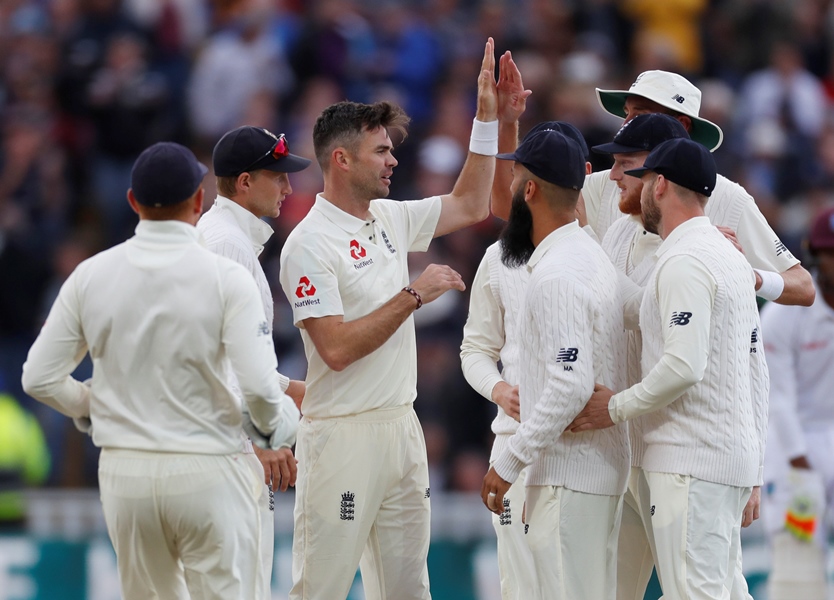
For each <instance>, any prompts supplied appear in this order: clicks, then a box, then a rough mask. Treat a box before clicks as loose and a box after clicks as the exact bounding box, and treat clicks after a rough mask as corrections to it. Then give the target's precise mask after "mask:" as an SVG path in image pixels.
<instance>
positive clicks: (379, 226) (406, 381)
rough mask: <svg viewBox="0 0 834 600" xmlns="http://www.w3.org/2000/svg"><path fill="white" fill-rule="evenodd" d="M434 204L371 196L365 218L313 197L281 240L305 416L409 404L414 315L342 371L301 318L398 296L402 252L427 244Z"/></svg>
mask: <svg viewBox="0 0 834 600" xmlns="http://www.w3.org/2000/svg"><path fill="white" fill-rule="evenodd" d="M440 207H441V203H440V197H437V196H435V197H432V198H427V199H424V200H415V201H408V202H398V201H395V200H385V199H381V200H373V201H371V203H370V209H369V215H368V218H367V219H359V218H357V217H354V216H352V215H350V214H348V213H347V212H345V211H343V210H341V209H340V208H338V207H336V206H335V205H333V204H331V203H330V202H328V201H327V199H325V198H324V197H323V196H322V195H321V194H319V195H318V197H317V198H316V203H315V204H314V205H313V207H312V208H311V209H310V212H309V213H308V214H307V216H306V217H304V219H302V221H301V222H300V223H299V224H298V226H297V227H296V228H295V229H294V230H293V231H292V233H291V234H290V235H289V237H288V238H287V242H286V244H285V245H284V248H283V250H282V252H281V274H280V279H281V285H282V287H283V289H284V293H285V294H286V295H287V298H289V301H290V304H291V305H292V309H293V320H294V322H295V324H296V326H298V327H299V328H301V337H302V339H303V341H304V349H305V353H306V355H307V392H306V394H305V395H304V403H303V405H302V411H303V413H304V415H305V416H308V417H311V418H324V417H334V416H342V415H350V414H357V413H361V412H365V411H368V410H374V409H377V408H393V407H396V406H402V405H404V404H408V403H410V402H413V401H414V399H415V397H416V395H417V391H416V386H417V346H416V341H415V333H414V319H413V317H409V318H408V319H407V320H406V321H405V322H404V323H403V324H402V325H401V326H400V327H399V329H397V331H396V332H395V333H394V335H392V336H391V337H390V338H389V339H388V340H387V341H386V342H385V343H384V344H382V346H380V347H379V348H378V349H377V350H375V351H374V352H371V353H370V354H368V355H367V356H365V357H363V358H361V359H359V360H357V361H356V362H354V363H353V364H351V365H349V366H348V367H347V368H345V369H344V370H343V371H340V372H336V371H333V370H331V369H330V368H329V367H328V366H327V364H326V363H325V362H324V360H323V359H322V358H321V356H320V355H319V353H318V351H317V350H316V347H315V345H314V344H313V342H312V340H311V339H310V336H309V334H308V333H307V332H306V331H305V330H304V324H303V321H304V320H305V319H308V318H311V317H312V318H318V317H326V316H332V315H343V316H344V320H345V321H354V320H356V319H359V318H361V317H364V316H365V315H367V314H369V313H371V312H373V311H375V310H376V309H378V308H379V307H381V306H382V305H383V304H385V303H386V302H388V301H389V300H390V299H391V298H392V297H393V296H394V295H395V294H397V293H399V292H400V291H401V290H402V288H403V287H404V286H406V285H408V282H409V279H408V260H407V256H408V252H424V251H425V250H426V249H428V246H429V243H430V242H431V240H432V238H433V236H434V232H435V229H436V228H437V222H438V219H439V218H440Z"/></svg>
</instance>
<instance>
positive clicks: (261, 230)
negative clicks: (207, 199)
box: [214, 196, 274, 254]
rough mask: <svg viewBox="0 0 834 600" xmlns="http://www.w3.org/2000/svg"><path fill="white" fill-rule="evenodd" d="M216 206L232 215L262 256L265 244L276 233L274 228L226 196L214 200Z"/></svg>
mask: <svg viewBox="0 0 834 600" xmlns="http://www.w3.org/2000/svg"><path fill="white" fill-rule="evenodd" d="M214 205H215V206H217V208H218V209H219V210H226V211H229V214H231V215H232V218H233V219H234V220H235V222H237V224H238V225H239V226H240V228H241V229H242V230H243V232H244V233H245V234H246V235H247V237H248V238H249V239H250V240H252V243H253V244H254V245H255V249H256V251H257V252H258V253H259V254H260V251H261V250H263V246H264V244H266V242H267V240H269V238H270V237H271V236H272V234H273V233H274V230H273V229H272V227H270V226H269V224H268V223H266V222H265V221H264V220H263V219H259V218H258V217H256V216H255V215H253V214H252V213H251V212H249V211H248V210H246V209H245V208H243V207H242V206H241V205H240V204H238V203H237V202H235V201H234V200H230V199H229V198H226V197H225V196H217V198H215V200H214Z"/></svg>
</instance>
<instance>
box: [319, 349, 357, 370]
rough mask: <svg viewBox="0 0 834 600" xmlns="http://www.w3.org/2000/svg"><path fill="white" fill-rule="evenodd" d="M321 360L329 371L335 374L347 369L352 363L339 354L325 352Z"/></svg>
mask: <svg viewBox="0 0 834 600" xmlns="http://www.w3.org/2000/svg"><path fill="white" fill-rule="evenodd" d="M321 358H322V360H323V361H324V364H326V365H327V367H328V368H329V369H330V370H331V371H336V372H337V373H338V372H341V371H344V370H345V369H347V368H348V367H349V366H350V364H351V363H352V362H353V361H352V360H350V359H349V358H348V357H347V356H345V355H344V354H341V353H339V352H325V353H323V354H322V355H321Z"/></svg>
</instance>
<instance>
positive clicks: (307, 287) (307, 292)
mask: <svg viewBox="0 0 834 600" xmlns="http://www.w3.org/2000/svg"><path fill="white" fill-rule="evenodd" d="M295 295H296V296H298V297H299V298H300V302H293V306H294V307H295V308H302V307H304V306H312V305H313V304H321V298H313V296H315V295H316V286H314V285H313V284H312V283H311V282H310V278H309V277H307V276H306V275H305V276H303V277H302V278H301V279H299V280H298V287H297V288H295Z"/></svg>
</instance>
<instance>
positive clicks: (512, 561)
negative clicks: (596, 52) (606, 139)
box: [460, 57, 591, 600]
mask: <svg viewBox="0 0 834 600" xmlns="http://www.w3.org/2000/svg"><path fill="white" fill-rule="evenodd" d="M502 59H503V57H502ZM505 62H506V61H505V60H502V61H501V63H502V64H501V67H500V69H501V70H500V71H499V73H501V74H503V68H505ZM501 74H499V78H498V81H499V94H498V97H499V99H498V107H499V108H498V110H499V112H500V111H501V110H502V94H501V91H500V90H501V87H500V85H501V80H502V76H501ZM545 130H551V131H558V132H560V133H562V134H564V135H565V136H567V137H569V138H571V139H572V140H574V141H575V142H576V143H577V144H579V147H580V148H581V150H582V155H583V156H585V157H586V158H587V155H588V146H587V144H586V143H585V140H584V138H583V137H582V134H581V133H580V132H579V130H578V129H577V128H576V127H574V126H573V125H571V124H570V123H564V122H561V121H545V122H543V123H539V124H538V125H536V126H535V127H533V128H532V129H531V130H530V131H529V132H528V133H527V137H529V136H531V135H534V134H535V133H536V132H538V131H545ZM590 168H591V165H590V163H588V162H586V163H585V172H586V173H589V172H590ZM493 185H494V184H493ZM508 186H509V184H508ZM523 241H524V243H525V244H526V245H527V246H528V247H530V249H531V251H532V248H531V244H532V242H530V240H529V236H527V238H526V239H523ZM502 247H503V243H502V242H501V241H500V240H499V241H497V242H495V243H494V244H492V245H491V246H489V247H488V248H487V249H486V252H485V253H484V257H483V259H482V260H481V264H480V265H479V266H478V271H477V272H476V273H475V279H474V281H473V282H472V286H471V289H470V292H469V317H468V319H467V321H466V325H465V326H464V328H463V342H462V344H461V348H460V358H461V369H462V370H463V374H464V377H466V381H467V382H468V383H469V385H471V386H472V388H473V389H474V390H475V391H477V392H478V393H480V394H481V395H482V396H484V397H485V398H486V399H487V400H490V401H492V402H493V403H495V404H496V405H497V415H496V417H495V419H494V420H493V422H492V432H493V433H494V434H495V441H494V442H493V444H492V452H491V454H490V464H492V463H493V462H494V461H495V459H496V458H497V457H498V456H499V455H500V454H501V452H503V450H504V448H505V447H506V446H507V443H508V442H509V440H510V437H512V434H514V433H515V432H516V430H517V429H518V424H519V421H520V416H519V397H518V381H519V369H520V368H521V364H520V352H521V346H522V344H523V341H522V337H521V335H520V334H519V331H518V325H517V323H518V315H519V311H520V308H521V303H522V301H523V298H524V291H525V289H526V286H527V281H528V279H529V276H530V275H529V273H528V272H527V265H526V264H525V265H518V266H513V267H510V266H507V265H505V264H504V263H503V262H502V260H501V255H502ZM514 252H517V250H516V251H514ZM499 361H500V363H501V370H500V371H499V369H498V362H499ZM527 471H528V468H525V469H523V470H522V471H521V473H519V476H518V479H516V480H515V482H514V483H513V484H512V486H510V489H509V490H507V493H506V494H505V495H504V500H503V502H502V509H503V510H502V511H501V513H500V514H497V513H493V515H492V526H493V528H494V529H495V535H496V537H497V540H498V570H499V574H500V577H501V597H502V598H503V599H504V600H525V599H528V598H535V596H536V594H537V593H538V589H539V586H538V579H537V577H536V572H535V570H534V569H533V559H532V555H531V553H530V547H529V545H528V543H527V536H526V534H525V525H524V522H523V521H522V515H523V512H524V494H525V480H526V477H527Z"/></svg>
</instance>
